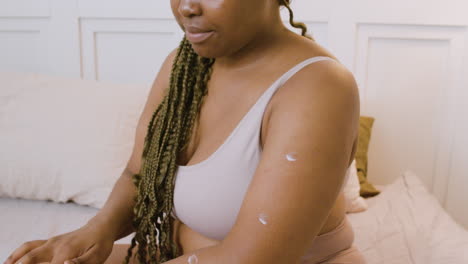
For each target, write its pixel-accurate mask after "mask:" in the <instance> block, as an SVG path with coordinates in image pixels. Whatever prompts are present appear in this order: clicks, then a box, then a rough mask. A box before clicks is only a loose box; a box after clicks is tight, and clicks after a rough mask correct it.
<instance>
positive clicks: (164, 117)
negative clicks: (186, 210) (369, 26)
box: [124, 37, 214, 264]
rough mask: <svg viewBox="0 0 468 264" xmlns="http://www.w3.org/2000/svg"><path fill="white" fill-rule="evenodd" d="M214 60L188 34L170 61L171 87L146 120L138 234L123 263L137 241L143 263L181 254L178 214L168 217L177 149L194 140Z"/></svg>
mask: <svg viewBox="0 0 468 264" xmlns="http://www.w3.org/2000/svg"><path fill="white" fill-rule="evenodd" d="M213 62H214V60H213V59H206V58H201V57H199V56H198V55H197V54H196V53H195V52H194V50H193V49H192V47H191V44H190V43H189V42H188V41H187V40H186V38H185V37H184V39H183V40H182V41H181V43H180V45H179V48H178V51H177V55H176V57H175V60H174V63H173V65H172V71H171V78H170V84H169V85H170V87H169V89H168V92H167V94H165V95H164V98H163V101H162V102H161V104H160V105H159V106H158V107H157V109H156V111H155V112H154V113H153V116H152V118H151V120H150V123H149V125H148V133H147V135H146V137H145V143H144V148H143V155H142V165H141V168H140V172H139V173H138V174H135V175H133V182H134V184H135V186H136V187H137V197H136V198H135V199H136V204H135V207H134V219H133V221H132V223H133V226H134V228H135V230H136V234H135V236H134V237H133V238H132V242H131V245H130V248H129V249H128V250H127V256H126V258H125V261H124V263H125V264H128V263H129V261H130V257H131V256H132V253H133V252H132V249H133V248H134V247H135V246H136V245H137V244H138V251H137V253H136V255H137V258H138V261H139V262H140V263H154V264H159V263H162V262H165V261H169V260H171V259H174V258H176V257H178V256H180V255H182V250H181V249H180V245H178V244H177V243H175V242H174V241H173V239H172V237H173V232H174V230H172V225H173V221H174V219H173V218H171V217H170V213H171V212H172V206H173V192H174V184H175V177H174V176H175V172H176V169H177V154H178V153H180V151H181V149H183V148H185V146H186V145H187V144H188V141H189V139H190V136H191V132H192V130H193V129H192V128H193V127H192V126H193V124H194V120H195V119H196V118H197V117H196V116H197V115H198V113H199V112H200V111H199V110H200V107H201V102H202V96H204V95H206V93H207V91H206V89H207V82H208V80H209V77H210V76H209V75H210V74H211V66H212V64H213ZM148 257H149V259H148Z"/></svg>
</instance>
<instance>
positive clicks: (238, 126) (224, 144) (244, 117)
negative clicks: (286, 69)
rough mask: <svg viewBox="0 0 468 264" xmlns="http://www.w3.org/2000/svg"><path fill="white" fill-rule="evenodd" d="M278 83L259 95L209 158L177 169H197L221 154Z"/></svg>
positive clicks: (179, 166)
mask: <svg viewBox="0 0 468 264" xmlns="http://www.w3.org/2000/svg"><path fill="white" fill-rule="evenodd" d="M278 81H279V79H278V80H276V81H275V82H274V83H273V84H271V85H270V86H269V87H268V88H267V89H266V90H265V91H264V92H263V93H262V95H260V97H259V98H258V99H257V101H256V102H255V103H254V104H253V105H252V106H251V107H250V108H249V110H248V111H247V113H245V114H244V116H243V117H242V119H241V120H240V121H239V122H238V123H237V125H236V127H235V128H234V129H233V130H232V131H231V133H230V134H229V136H228V137H227V138H226V139H225V140H224V142H223V143H222V144H221V145H220V146H219V147H218V148H217V149H216V150H215V151H214V152H213V153H211V154H210V156H208V158H206V159H204V160H202V161H200V162H198V163H195V164H191V165H177V167H178V169H179V170H188V169H194V168H198V167H201V166H203V165H205V164H207V163H208V162H210V161H211V160H212V159H214V158H215V157H216V155H217V154H218V153H219V152H221V151H222V150H223V149H224V147H225V146H226V145H227V144H228V143H229V142H230V141H231V139H232V138H233V137H234V135H235V134H236V132H237V131H238V130H239V129H240V127H241V126H242V124H243V123H244V122H245V120H246V119H247V116H249V115H250V113H251V112H253V110H254V109H255V107H256V106H257V105H258V104H259V102H260V101H261V100H262V99H263V97H265V95H266V94H267V92H268V91H269V90H270V89H271V87H273V86H274V85H275V84H276V83H277V82H278Z"/></svg>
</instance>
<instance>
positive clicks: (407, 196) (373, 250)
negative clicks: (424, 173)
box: [348, 172, 468, 264]
mask: <svg viewBox="0 0 468 264" xmlns="http://www.w3.org/2000/svg"><path fill="white" fill-rule="evenodd" d="M368 203H369V209H368V210H367V211H365V212H362V213H356V214H349V215H348V216H349V218H350V220H351V223H352V225H353V227H354V232H355V234H356V236H355V244H356V245H357V247H358V248H359V249H360V250H361V251H362V252H363V253H364V255H365V257H366V259H367V261H368V263H369V264H374V263H378V264H407V263H411V264H468V231H467V230H465V229H464V228H463V227H461V226H460V225H458V224H457V223H455V221H454V220H453V219H452V218H451V217H450V216H449V215H448V214H447V213H446V212H445V211H444V210H443V209H442V207H441V206H440V204H439V202H438V201H437V200H436V198H435V197H434V196H433V195H431V194H430V193H429V192H428V191H427V189H426V188H425V187H424V185H423V183H422V182H421V181H420V180H419V178H418V177H417V176H415V175H414V174H413V173H411V172H406V173H404V174H403V175H402V176H401V177H400V178H398V179H397V180H396V181H395V182H394V183H392V184H390V185H387V186H386V187H385V189H384V190H383V191H382V193H381V194H379V195H377V196H376V197H373V198H370V199H368Z"/></svg>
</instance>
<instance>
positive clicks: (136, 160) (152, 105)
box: [125, 49, 177, 175]
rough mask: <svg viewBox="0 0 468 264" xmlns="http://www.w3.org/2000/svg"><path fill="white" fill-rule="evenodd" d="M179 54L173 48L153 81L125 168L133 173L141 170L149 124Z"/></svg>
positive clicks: (166, 86)
mask: <svg viewBox="0 0 468 264" xmlns="http://www.w3.org/2000/svg"><path fill="white" fill-rule="evenodd" d="M176 54H177V49H175V50H173V51H172V52H171V53H170V54H169V55H168V56H167V57H166V59H165V61H164V62H163V64H162V66H161V68H160V70H159V73H158V74H157V76H156V79H155V80H154V82H153V85H152V87H151V90H150V92H149V95H148V98H147V100H146V104H145V107H144V108H143V111H142V113H141V115H140V118H139V120H138V124H137V127H136V131H135V138H134V145H133V151H132V154H131V156H130V159H129V161H128V163H127V166H126V168H125V170H126V171H128V172H130V173H131V174H132V175H133V174H136V173H138V172H139V171H140V167H141V158H142V157H141V156H142V154H143V146H144V140H145V137H146V134H147V132H148V131H147V130H148V125H149V122H150V120H151V117H152V115H153V113H154V111H155V110H156V109H157V107H158V105H159V104H160V103H161V102H162V100H163V98H164V92H165V91H166V89H168V88H169V77H170V73H171V69H172V63H173V61H174V58H175V56H176Z"/></svg>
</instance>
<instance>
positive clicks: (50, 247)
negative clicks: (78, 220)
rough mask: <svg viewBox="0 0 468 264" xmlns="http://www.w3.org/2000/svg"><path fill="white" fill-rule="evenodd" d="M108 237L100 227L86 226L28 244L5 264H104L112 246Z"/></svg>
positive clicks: (19, 249) (18, 249) (111, 240)
mask: <svg viewBox="0 0 468 264" xmlns="http://www.w3.org/2000/svg"><path fill="white" fill-rule="evenodd" d="M107 234H108V233H107V232H105V229H102V228H101V227H100V226H97V225H85V226H83V227H81V228H79V229H77V230H75V231H72V232H68V233H65V234H61V235H58V236H54V237H51V238H49V239H48V240H33V241H28V242H25V243H23V244H22V245H21V246H20V247H18V248H17V249H16V250H14V251H13V253H12V254H11V255H10V256H9V257H8V259H7V260H6V262H5V263H4V264H16V263H20V262H21V263H22V264H37V263H50V264H64V263H65V264H68V263H67V262H66V261H68V262H69V263H70V264H73V263H80V264H88V263H89V264H91V263H92V264H96V263H104V262H105V260H106V259H107V258H108V257H109V255H110V254H111V252H112V248H113V245H114V239H113V237H111V236H109V235H107ZM73 261H74V262H73Z"/></svg>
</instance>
